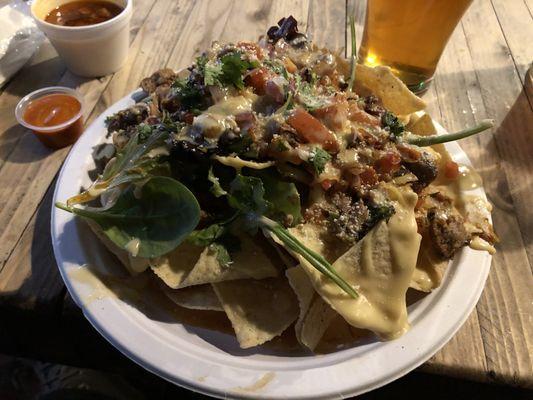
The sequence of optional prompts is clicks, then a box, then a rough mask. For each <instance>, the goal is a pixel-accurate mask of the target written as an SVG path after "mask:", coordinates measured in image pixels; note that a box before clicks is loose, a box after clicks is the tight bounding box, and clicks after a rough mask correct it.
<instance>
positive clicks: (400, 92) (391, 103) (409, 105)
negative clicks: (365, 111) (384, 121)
mask: <svg viewBox="0 0 533 400" xmlns="http://www.w3.org/2000/svg"><path fill="white" fill-rule="evenodd" d="M336 61H337V68H338V70H339V71H340V73H341V74H343V75H344V76H345V77H348V78H349V76H350V69H351V65H350V62H348V61H347V60H346V59H345V58H341V57H339V56H337V57H336ZM348 78H346V80H348ZM354 86H355V91H356V92H357V93H358V94H359V95H361V96H367V95H369V94H373V95H375V96H378V97H379V98H380V99H381V101H382V102H383V106H384V107H385V108H386V109H387V110H389V111H392V112H393V113H394V114H396V115H398V116H403V115H408V114H411V113H414V112H416V111H420V110H423V109H424V108H426V103H425V102H424V100H422V99H421V98H420V97H418V96H416V95H415V94H414V93H413V92H411V91H410V90H409V89H408V88H407V86H405V84H404V83H403V82H402V81H401V80H400V79H399V78H398V77H397V76H396V75H394V74H393V73H392V70H391V69H390V68H389V67H384V66H376V67H369V66H367V65H362V64H357V67H356V70H355V85H354Z"/></svg>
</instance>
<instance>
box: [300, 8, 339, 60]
mask: <svg viewBox="0 0 533 400" xmlns="http://www.w3.org/2000/svg"><path fill="white" fill-rule="evenodd" d="M345 27H346V4H345V2H342V1H338V0H326V1H324V0H312V1H311V2H310V4H309V15H308V23H307V35H308V37H309V38H310V39H311V40H312V41H313V42H315V43H316V44H317V45H318V46H321V47H327V48H328V49H330V50H338V51H341V53H342V54H344V48H345V43H346V29H345Z"/></svg>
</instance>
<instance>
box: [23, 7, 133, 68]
mask: <svg viewBox="0 0 533 400" xmlns="http://www.w3.org/2000/svg"><path fill="white" fill-rule="evenodd" d="M70 1H72V0H35V1H34V2H33V4H32V6H31V13H32V16H33V18H34V19H35V21H36V23H37V26H38V27H39V29H40V30H41V31H43V32H44V34H45V35H46V36H47V37H48V39H50V42H52V45H53V46H54V47H55V49H56V50H57V52H58V53H59V56H60V57H61V58H62V59H63V60H64V61H65V64H66V65H67V68H68V69H69V70H70V71H72V72H73V73H74V74H76V75H79V76H84V77H89V78H95V77H100V76H104V75H108V74H111V73H113V72H116V71H118V70H119V69H120V68H121V67H122V66H123V65H124V63H125V62H126V59H127V57H128V50H129V42H130V20H131V14H132V0H108V1H111V2H113V3H115V4H117V5H118V6H120V7H122V8H123V10H122V12H121V13H120V14H118V15H117V16H116V17H114V18H111V19H110V20H107V21H104V22H101V23H99V24H94V25H87V26H62V25H54V24H51V23H49V22H46V21H45V20H44V19H45V18H46V16H47V15H48V13H49V12H50V11H52V10H53V9H55V8H56V7H58V6H60V5H62V4H65V3H68V2H70Z"/></svg>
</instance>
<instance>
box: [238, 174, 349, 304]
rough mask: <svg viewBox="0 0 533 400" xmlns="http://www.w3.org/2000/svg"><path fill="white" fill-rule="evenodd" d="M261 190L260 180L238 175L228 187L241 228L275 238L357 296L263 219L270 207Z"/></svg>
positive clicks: (327, 267)
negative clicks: (241, 219)
mask: <svg viewBox="0 0 533 400" xmlns="http://www.w3.org/2000/svg"><path fill="white" fill-rule="evenodd" d="M265 193H266V191H265V187H264V185H263V182H262V180H261V179H260V178H257V177H251V176H243V175H241V174H238V175H237V176H236V177H235V179H234V181H233V182H232V184H231V190H230V194H229V196H228V202H229V204H230V206H231V207H233V208H235V209H237V210H238V211H239V212H240V213H241V214H242V215H243V217H244V218H243V225H246V228H248V230H255V229H257V228H259V227H260V228H262V229H265V230H267V231H269V232H270V233H271V234H273V235H274V236H276V237H277V238H278V239H279V240H280V241H281V242H282V243H283V244H284V245H285V246H287V248H289V249H290V250H291V251H293V252H295V253H297V254H299V255H301V256H302V257H303V258H305V259H306V260H307V261H308V262H309V263H310V264H311V265H312V266H313V267H315V268H316V269H317V270H318V271H320V272H321V273H323V274H324V275H326V276H327V277H329V278H330V279H331V280H333V281H334V282H335V283H336V284H337V285H338V286H339V287H340V288H341V289H342V290H344V291H345V292H346V293H347V294H348V295H350V296H351V297H353V298H357V296H358V295H357V292H356V291H355V289H354V288H353V287H352V286H350V285H349V284H348V283H347V282H346V281H345V280H344V279H343V278H342V277H341V276H340V275H338V274H337V272H336V271H335V269H334V268H333V267H332V266H331V264H330V263H329V262H328V261H327V260H326V259H324V257H322V256H321V255H319V254H317V253H315V252H314V251H312V250H310V249H308V248H307V247H305V246H304V245H303V244H302V243H301V242H300V241H299V240H298V239H296V238H295V237H294V236H293V235H292V234H291V233H290V232H289V231H288V230H287V229H285V228H284V227H283V226H282V225H281V224H279V223H278V222H275V221H273V220H271V219H270V218H267V217H266V216H265V215H264V214H265V213H266V212H267V211H269V210H272V208H273V206H272V205H271V204H270V202H269V201H268V200H266V199H265Z"/></svg>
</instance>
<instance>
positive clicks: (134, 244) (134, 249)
mask: <svg viewBox="0 0 533 400" xmlns="http://www.w3.org/2000/svg"><path fill="white" fill-rule="evenodd" d="M140 246H141V241H140V240H139V239H137V238H133V239H131V240H130V241H129V242H128V243H126V246H125V248H126V251H127V252H128V253H130V255H131V256H132V257H137V254H139V247H140Z"/></svg>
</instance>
